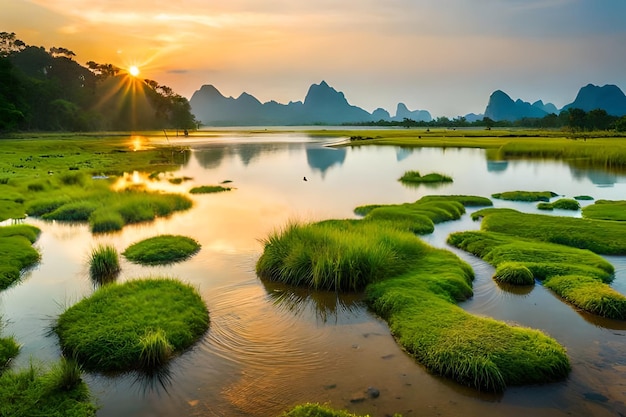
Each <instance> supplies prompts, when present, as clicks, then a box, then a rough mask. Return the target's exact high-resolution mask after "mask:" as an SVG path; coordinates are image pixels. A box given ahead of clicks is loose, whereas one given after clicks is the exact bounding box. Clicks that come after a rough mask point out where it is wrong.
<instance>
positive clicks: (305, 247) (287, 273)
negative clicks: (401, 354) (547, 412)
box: [257, 210, 570, 391]
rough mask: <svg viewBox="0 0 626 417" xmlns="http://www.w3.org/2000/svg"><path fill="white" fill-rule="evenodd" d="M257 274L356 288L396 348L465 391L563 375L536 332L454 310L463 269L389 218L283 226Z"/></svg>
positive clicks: (466, 289)
mask: <svg viewBox="0 0 626 417" xmlns="http://www.w3.org/2000/svg"><path fill="white" fill-rule="evenodd" d="M372 212H373V210H372ZM257 273H258V274H259V276H260V277H261V278H262V279H270V280H274V281H280V282H284V283H287V284H291V285H300V286H307V287H312V288H323V289H350V290H352V289H354V290H357V289H361V288H363V287H365V290H366V295H367V301H368V304H369V305H370V307H371V308H372V309H373V310H374V311H375V312H376V313H377V314H379V315H380V316H381V317H383V318H384V319H385V320H387V322H388V323H389V326H390V328H391V331H392V333H393V335H394V337H395V338H396V339H397V341H398V342H399V343H400V344H401V345H402V346H403V348H404V349H406V350H407V351H408V352H409V353H411V354H412V355H413V356H414V357H415V358H416V359H417V360H418V361H419V362H421V363H423V364H424V365H425V366H426V367H427V368H428V369H429V370H431V371H432V372H433V373H436V374H439V375H443V376H446V377H449V378H452V379H454V380H456V381H458V382H460V383H462V384H465V385H468V386H471V387H474V388H478V389H481V390H489V391H502V390H503V389H504V388H505V387H506V386H508V385H518V384H529V383H530V384H532V383H540V382H548V381H554V380H558V379H562V378H564V377H565V376H566V375H567V373H568V372H569V369H570V368H569V362H568V359H567V356H566V354H565V350H564V349H563V348H562V347H561V346H560V345H559V344H558V343H557V342H556V341H554V340H553V339H551V338H549V337H547V336H546V335H544V334H542V333H541V332H539V331H536V330H530V329H523V328H517V327H511V326H508V325H506V324H505V323H502V322H498V321H495V320H491V319H485V318H479V317H476V316H472V315H470V314H468V313H466V312H465V311H464V310H463V309H461V308H459V307H458V306H456V303H457V302H459V301H462V300H465V299H467V298H468V297H470V296H471V295H472V288H471V281H472V278H473V272H472V270H471V268H470V266H469V265H468V264H466V263H465V262H463V261H461V260H460V259H459V258H458V257H456V256H455V255H454V254H452V253H451V252H448V251H445V250H440V249H435V248H432V247H430V246H428V245H426V244H425V243H424V242H423V241H421V240H420V239H419V238H418V237H417V236H415V235H414V234H413V233H409V232H407V231H405V230H400V229H398V228H397V227H393V226H391V225H390V223H389V222H381V221H367V220H329V221H324V222H320V223H315V224H290V225H288V226H287V227H286V228H285V229H284V230H282V231H280V232H275V233H273V234H271V235H270V237H269V238H268V239H267V240H266V241H265V250H264V252H263V254H262V255H261V257H260V258H259V261H258V263H257Z"/></svg>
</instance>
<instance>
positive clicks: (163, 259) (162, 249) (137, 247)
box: [122, 235, 201, 265]
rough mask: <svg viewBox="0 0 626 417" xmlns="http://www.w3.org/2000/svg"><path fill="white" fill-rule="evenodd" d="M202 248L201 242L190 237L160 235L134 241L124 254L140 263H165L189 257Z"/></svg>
mask: <svg viewBox="0 0 626 417" xmlns="http://www.w3.org/2000/svg"><path fill="white" fill-rule="evenodd" d="M200 248H201V246H200V244H199V243H198V242H197V241H196V240H195V239H192V238H190V237H186V236H177V235H159V236H155V237H151V238H148V239H145V240H142V241H140V242H136V243H133V244H132V245H130V246H129V247H128V248H126V250H125V251H124V252H122V255H124V257H125V258H126V259H128V260H129V261H131V262H134V263H138V264H143V265H165V264H171V263H175V262H181V261H184V260H186V259H189V258H191V257H192V256H193V255H195V254H196V253H198V252H199V251H200Z"/></svg>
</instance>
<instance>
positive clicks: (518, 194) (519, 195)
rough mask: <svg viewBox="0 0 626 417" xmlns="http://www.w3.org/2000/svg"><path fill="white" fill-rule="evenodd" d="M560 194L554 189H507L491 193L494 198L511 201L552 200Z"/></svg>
mask: <svg viewBox="0 0 626 417" xmlns="http://www.w3.org/2000/svg"><path fill="white" fill-rule="evenodd" d="M557 195H558V194H556V193H553V192H552V191H505V192H503V193H495V194H491V196H492V197H493V198H497V199H499V200H510V201H545V202H547V201H550V199H551V198H552V197H556V196H557Z"/></svg>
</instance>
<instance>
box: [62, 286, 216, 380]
mask: <svg viewBox="0 0 626 417" xmlns="http://www.w3.org/2000/svg"><path fill="white" fill-rule="evenodd" d="M208 326H209V314H208V311H207V308H206V306H205V304H204V302H203V301H202V298H201V297H200V295H199V294H198V292H197V291H196V290H195V289H194V288H192V287H190V286H189V285H186V284H183V283H181V282H179V281H177V280H174V279H168V278H161V279H159V278H151V279H140V280H133V281H128V282H126V283H124V284H110V285H107V286H104V287H101V288H99V289H98V290H96V291H95V292H94V293H93V295H91V296H90V297H89V298H86V299H84V300H82V301H80V302H78V303H77V304H75V305H74V306H72V307H70V308H69V309H67V310H66V311H65V312H64V313H63V314H61V315H60V316H59V318H58V320H57V323H56V325H55V326H54V331H55V332H56V333H57V335H58V336H59V341H60V345H61V348H62V349H63V352H64V353H66V355H68V356H70V357H75V358H76V359H77V360H78V362H79V363H80V364H81V365H83V366H84V367H85V368H86V369H89V370H96V371H122V370H129V369H137V368H142V367H144V366H145V365H147V364H149V363H151V362H152V363H153V362H154V360H155V358H156V359H158V361H159V363H162V362H164V361H166V360H168V359H169V358H170V357H171V355H173V354H175V353H179V352H181V351H183V350H184V349H186V348H188V347H189V346H191V345H192V344H193V343H194V342H195V341H196V340H198V338H200V337H201V336H202V334H203V333H204V332H205V331H206V330H207V329H208ZM155 335H156V336H155ZM161 339H165V340H161ZM164 342H167V343H164ZM167 345H169V346H171V350H169V349H164V347H167ZM146 349H147V350H148V351H147V352H146ZM165 351H167V352H169V355H167V357H164V356H162V353H163V352H165ZM142 352H143V353H142ZM159 352H160V353H159ZM142 355H143V356H142ZM142 358H143V362H142ZM144 369H145V368H144Z"/></svg>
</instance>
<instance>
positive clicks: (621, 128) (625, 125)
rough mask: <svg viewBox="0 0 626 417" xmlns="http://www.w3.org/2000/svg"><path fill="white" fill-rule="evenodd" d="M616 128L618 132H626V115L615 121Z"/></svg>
mask: <svg viewBox="0 0 626 417" xmlns="http://www.w3.org/2000/svg"><path fill="white" fill-rule="evenodd" d="M615 130H617V131H618V132H626V116H622V117H620V118H619V119H617V121H616V122H615Z"/></svg>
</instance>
